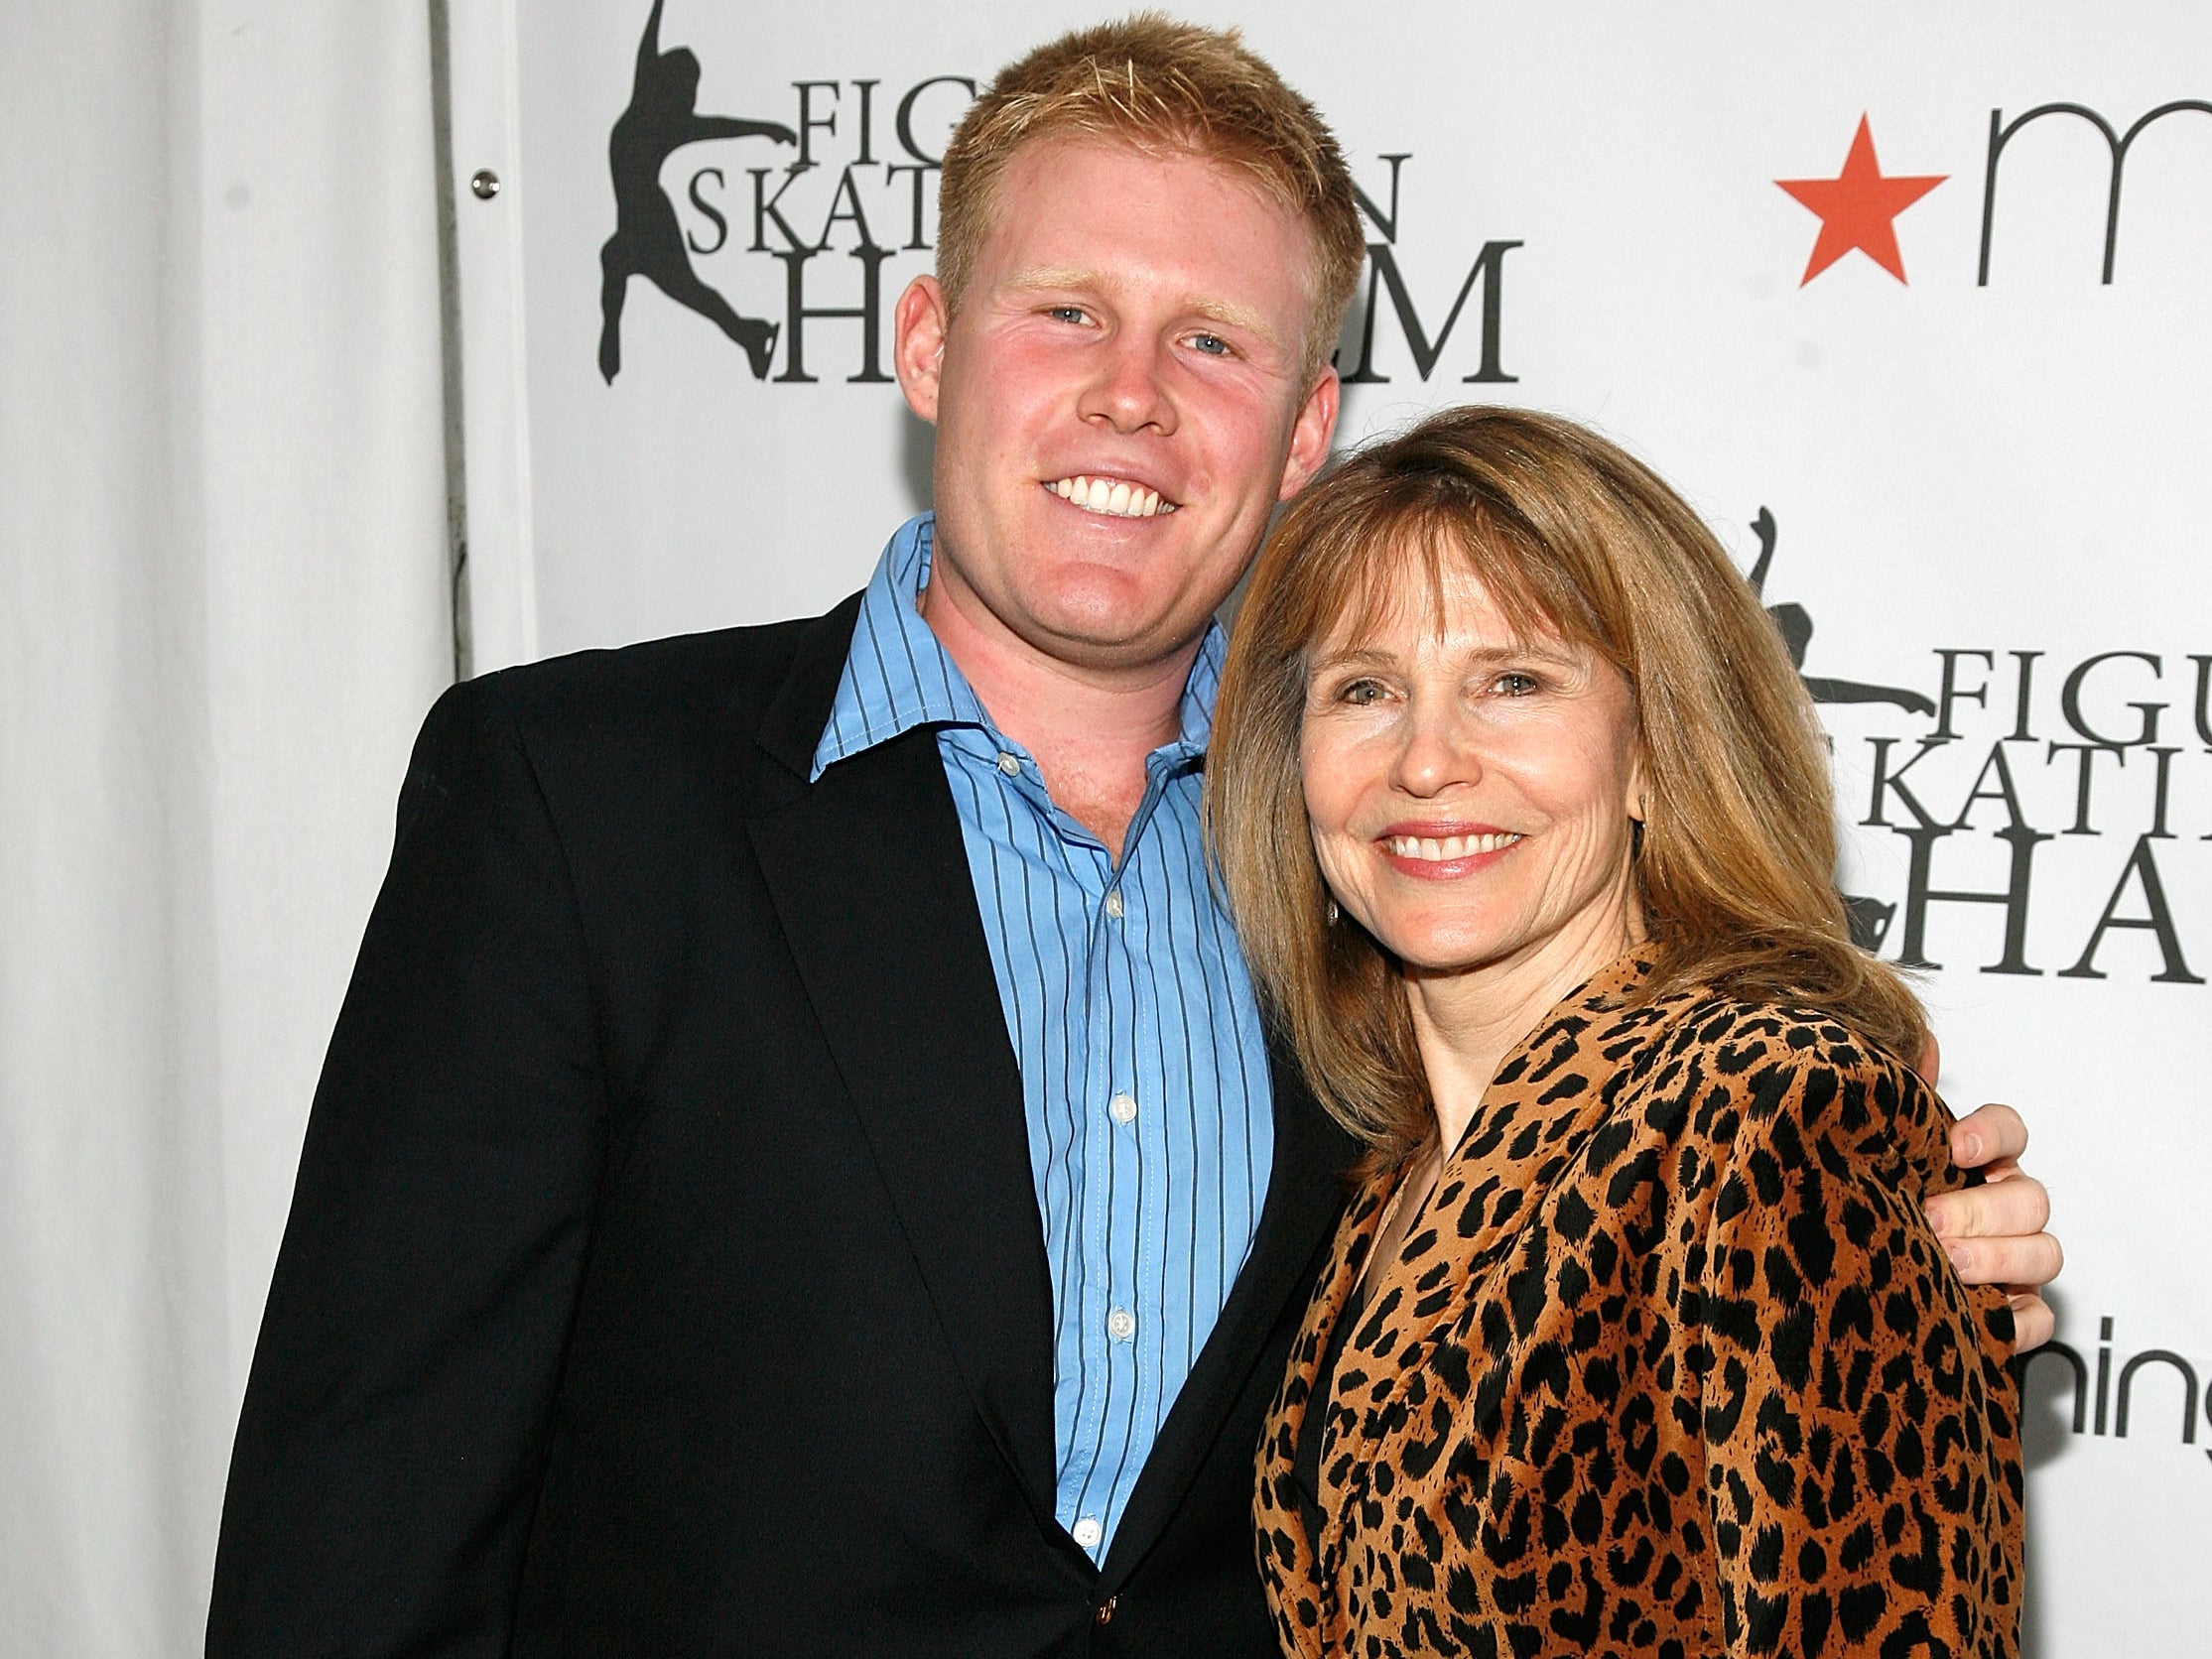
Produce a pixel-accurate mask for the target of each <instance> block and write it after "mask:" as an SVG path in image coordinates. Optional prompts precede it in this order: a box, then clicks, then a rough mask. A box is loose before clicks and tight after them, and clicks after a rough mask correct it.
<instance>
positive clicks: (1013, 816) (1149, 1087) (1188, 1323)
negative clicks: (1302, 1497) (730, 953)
mask: <svg viewBox="0 0 2212 1659" xmlns="http://www.w3.org/2000/svg"><path fill="white" fill-rule="evenodd" d="M933 529H934V524H933V519H932V517H931V515H929V514H927V513H925V514H923V515H922V516H920V517H919V518H915V519H912V520H910V521H909V522H908V523H906V524H905V525H903V526H902V527H901V528H900V529H899V531H898V534H897V535H895V536H894V537H892V539H891V542H890V545H889V546H888V547H886V548H885V549H884V552H883V558H882V560H881V562H880V563H879V564H878V565H877V567H876V571H875V574H874V576H873V578H872V579H871V580H870V581H869V583H868V589H867V592H866V594H865V596H864V597H863V598H862V599H861V601H860V612H859V618H858V621H857V623H856V625H855V626H854V629H853V634H852V646H851V650H850V653H849V655H848V656H847V658H846V665H845V673H844V676H843V678H842V679H841V680H840V682H839V685H838V692H837V698H836V701H835V702H833V703H832V705H831V710H830V721H829V724H828V726H827V727H826V728H825V729H824V731H823V734H822V741H821V743H820V745H819V746H818V747H817V749H816V751H815V757H814V775H815V776H816V777H820V776H821V775H822V773H823V772H824V771H825V770H827V769H828V768H829V767H831V766H833V765H835V764H836V763H837V762H838V761H840V760H843V759H845V758H846V757H847V756H850V755H854V754H857V753H859V752H861V751H862V750H864V749H868V748H871V747H873V746H874V745H875V744H878V743H882V742H885V741H887V740H888V739H890V738H892V737H895V736H897V735H899V734H900V733H901V732H904V731H908V730H911V729H912V728H913V727H915V726H917V725H930V726H934V727H935V728H936V730H937V742H938V749H939V752H940V753H941V754H942V756H943V757H944V762H945V776H946V779H947V781H948V782H949V783H950V784H951V786H952V792H953V801H954V805H955V807H956V809H957V810H958V812H959V814H960V823H961V833H962V836H963V838H964V840H965V842H966V845H967V849H968V866H969V871H970V874H971V875H972V877H973V878H974V881H975V884H976V906H977V908H978V910H979V911H980V912H981V915H982V921H983V932H984V935H985V937H986V939H987V940H988V942H989V946H990V957H991V965H992V967H993V969H994V970H995V972H996V974H997V980H998V997H999V1004H1000V1008H1001V1010H1002V1012H1003V1013H1004V1015H1005V1020H1006V1029H1007V1031H1008V1033H1009V1034H1010V1035H1011V1036H1012V1039H1013V1047H1014V1053H1015V1056H1016V1058H1017V1060H1018V1061H1019V1063H1020V1068H1021V1082H1022V1096H1023V1104H1024V1108H1025V1110H1026V1114H1027V1121H1028V1127H1029V1161H1030V1167H1031V1171H1032V1173H1033V1175H1034V1178H1035V1181H1036V1194H1037V1210H1038V1212H1039V1214H1040V1215H1041V1216H1042V1217H1043V1220H1044V1231H1045V1253H1046V1256H1047V1259H1048V1260H1049V1262H1050V1265H1051V1269H1052V1301H1053V1322H1054V1352H1053V1428H1054V1432H1055V1435H1056V1437H1057V1442H1058V1483H1059V1489H1058V1494H1057V1509H1058V1515H1059V1519H1060V1523H1061V1525H1063V1526H1065V1527H1067V1528H1068V1529H1069V1530H1070V1532H1072V1533H1073V1534H1074V1536H1075V1538H1076V1541H1077V1542H1078V1543H1079V1544H1082V1545H1083V1546H1084V1548H1085V1549H1086V1550H1088V1551H1089V1553H1090V1554H1091V1555H1092V1557H1093V1558H1094V1559H1102V1560H1103V1559H1104V1557H1105V1555H1106V1545H1107V1543H1108V1542H1109V1541H1110V1540H1111V1538H1112V1536H1113V1529H1114V1526H1115V1524H1116V1523H1117V1522H1118V1521H1119V1519H1120V1517H1121V1511H1122V1509H1123V1508H1124V1507H1125V1505H1126V1504H1127V1502H1128V1497H1129V1493H1130V1490H1131V1489H1132V1488H1133V1487H1134V1486H1135V1484H1136V1478H1137V1473H1138V1470H1139V1469H1141V1468H1142V1467H1143V1464H1144V1459H1145V1456H1146V1454H1147V1453H1148V1452H1149V1451H1150V1450H1151V1446H1152V1441H1153V1437H1154V1436H1155V1435H1156V1434H1157V1433H1158V1431H1159V1427H1160V1424H1161V1423H1162V1422H1163V1421H1164V1420H1165V1418H1166V1416H1167V1413H1168V1409H1169V1407H1170V1406H1172V1405H1173V1404H1174V1402H1175V1395H1176V1391H1177V1390H1178V1389H1180V1388H1181V1387H1182V1385H1183V1381H1184V1379H1185V1378H1186V1377H1187V1376H1188V1375H1189V1373H1190V1369H1191V1366H1192V1364H1193V1362H1194V1361H1195V1360H1196V1359H1197V1357H1198V1353H1199V1349H1200V1348H1201V1347H1202V1346H1204V1344H1205V1341H1206V1339H1207V1336H1208V1334H1209V1333H1210V1332H1211V1331H1212V1330H1213V1328H1214V1322H1215V1320H1216V1319H1217V1318H1218V1317H1219V1316H1220V1314H1221V1310H1222V1304H1223V1303H1224V1302H1226V1301H1227V1300H1228V1298H1229V1291H1230V1286H1231V1284H1232V1283H1233V1282H1234V1281H1235V1279H1236V1272H1237V1270H1238V1268H1239V1267H1241V1266H1242V1264H1243V1260H1244V1255H1245V1252H1246V1250H1247V1249H1248V1248H1249V1247H1250V1244H1251V1239H1252V1232H1253V1229H1254V1228H1255V1227H1256V1226H1257V1225H1258V1221H1259V1209H1260V1204H1261V1201H1262V1199H1263V1198H1264V1197H1265V1195H1266V1191H1267V1175H1268V1169H1269V1165H1270V1163H1271V1161H1272V1158H1273V1152H1274V1122H1273V1116H1272V1097H1271V1094H1270V1091H1269V1085H1268V1078H1267V1059H1266V1050H1265V1046H1264V1043H1263V1040H1262V1036H1261V1030H1260V1020H1259V1010H1258V1006H1257V1004H1256V1002H1255V1001H1254V999H1253V995H1252V987H1251V980H1250V977H1249V976H1248V975H1247V974H1246V972H1245V970H1244V964H1243V960H1242V958H1241V957H1239V956H1238V955H1237V951H1236V938H1235V936H1234V934H1233V932H1232V930H1231V927H1230V923H1229V919H1228V917H1227V916H1226V915H1224V914H1223V912H1222V910H1221V908H1220V906H1219V905H1218V904H1217V903H1216V902H1215V897H1214V891H1213V888H1212V885H1211V884H1210V883H1209V882H1208V880H1207V877H1206V867H1205V854H1204V849H1203V848H1202V847H1201V845H1200V842H1199V793H1200V783H1201V778H1200V773H1201V768H1202V765H1203V761H1204V758H1205V751H1206V740H1207V736H1208V733H1209V730H1210V728H1211V725H1212V714H1213V702H1214V693H1215V691H1216V689H1217V687H1218V686H1219V684H1220V677H1221V663H1222V653H1223V648H1224V641H1223V637H1222V632H1221V629H1220V628H1219V626H1215V627H1212V628H1210V629H1209V631H1208V634H1207V637H1206V640H1205V642H1204V644H1203V645H1202V646H1201V648H1200V651H1199V655H1198V660H1197V662H1196V663H1195V664H1194V665H1193V667H1192V669H1191V676H1190V680H1189V683H1188V685H1187V686H1186V687H1185V689H1184V693H1183V702H1182V707H1181V722H1182V734H1181V736H1180V737H1179V739H1178V740H1177V741H1175V742H1173V743H1169V744H1167V745H1166V746H1164V747H1162V748H1159V749H1155V750H1154V751H1153V752H1152V753H1151V755H1150V756H1148V757H1147V759H1146V761H1145V793H1144V797H1143V799H1142V801H1141V802H1140V804H1139V805H1138V807H1137V810H1136V815H1135V817H1134V818H1133V819H1132V820H1131V821H1130V824H1129V830H1128V835H1127V837H1126V839H1125V841H1124V843H1123V847H1122V855H1121V863H1120V865H1119V867H1118V868H1116V867H1115V866H1114V864H1113V861H1112V859H1111V857H1110V856H1109V854H1108V853H1107V851H1106V847H1105V845H1104V844H1103V843H1101V841H1100V840H1099V839H1098V837H1097V836H1095V835H1093V834H1092V833H1091V831H1090V830H1086V829H1084V828H1083V826H1082V825H1080V824H1078V823H1077V822H1076V821H1075V820H1074V819H1072V818H1070V817H1069V816H1068V815H1067V814H1066V813H1064V812H1061V811H1059V810H1058V809H1057V808H1055V807H1054V806H1053V804H1052V800H1051V797H1050V796H1049V795H1048V794H1047V793H1046V790H1045V785H1044V779H1043V777H1042V775H1041V774H1040V773H1039V771H1038V768H1037V763H1036V761H1035V760H1034V759H1033V758H1032V757H1031V756H1030V755H1029V753H1028V752H1027V751H1026V750H1024V749H1023V748H1022V747H1021V746H1020V745H1019V744H1016V743H1014V742H1012V741H1011V740H1009V739H1007V738H1006V737H1005V736H1003V735H1002V734H1001V733H1000V732H999V731H998V730H997V728H996V727H995V726H994V725H993V724H992V722H991V719H990V716H989V714H988V713H986V712H985V711H984V709H983V706H982V703H981V702H979V701H978V700H977V698H976V694H975V692H974V690H973V689H972V688H971V687H970V686H969V684H968V682H967V680H966V679H965V678H964V677H963V676H962V674H961V672H960V670H959V668H958V667H956V666H955V665H954V663H953V661H952V659H951V658H950V657H948V656H947V655H946V654H945V650H944V647H943V646H941V645H940V644H939V643H938V641H937V636H936V635H935V634H933V633H932V632H931V631H930V629H929V626H928V624H927V623H925V622H924V621H923V620H922V616H921V613H920V611H919V610H918V609H917V608H916V600H917V597H918V595H919V594H920V592H921V590H922V587H923V586H924V584H925V583H926V582H927V580H928V576H929V560H930V549H931V541H932V535H933Z"/></svg>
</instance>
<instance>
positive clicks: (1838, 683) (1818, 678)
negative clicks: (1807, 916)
mask: <svg viewBox="0 0 2212 1659" xmlns="http://www.w3.org/2000/svg"><path fill="white" fill-rule="evenodd" d="M1752 533H1753V534H1754V535H1756V536H1757V538H1758V562H1757V564H1755V565H1754V566H1753V567H1752V574H1751V583H1752V591H1753V592H1754V593H1757V594H1758V595H1759V597H1761V598H1764V597H1765V596H1766V573H1767V571H1768V570H1769V569H1771V568H1772V566H1773V563H1774V540H1775V536H1774V515H1773V514H1772V513H1770V512H1768V511H1767V510H1766V509H1765V508H1764V507H1761V508H1759V510H1758V517H1757V518H1756V519H1754V520H1752ZM1766 614H1767V615H1768V616H1771V617H1772V618H1773V619H1774V626H1775V627H1776V628H1778V629H1780V630H1781V636H1782V643H1783V644H1784V645H1786V646H1788V647H1789V660H1790V662H1791V663H1792V664H1793V665H1795V667H1796V669H1797V677H1798V679H1800V680H1802V681H1803V682H1804V683H1805V690H1806V691H1807V692H1808V693H1810V694H1811V696H1812V700H1813V702H1887V703H1894V704H1895V705H1896V706H1897V707H1899V708H1902V709H1904V710H1906V711H1907V712H1909V713H1913V714H1933V713H1934V712H1935V703H1934V702H1933V701H1932V700H1930V699H1928V698H1924V697H1922V696H1921V695H1920V694H1919V693H1918V692H1913V691H1907V690H1905V689H1904V688H1903V687H1902V686H1870V685H1868V684H1866V683H1865V682H1863V681H1858V680H1834V679H1829V678H1827V677H1825V676H1822V675H1813V674H1807V673H1806V672H1805V647H1806V646H1807V645H1809V644H1810V643H1811V642H1812V637H1813V619H1812V615H1811V613H1810V612H1808V611H1807V610H1806V609H1805V607H1804V606H1803V605H1799V604H1786V605H1768V606H1767V607H1766ZM1843 901H1844V909H1845V911H1846V912H1847V913H1848V915H1849V917H1850V921H1851V939H1852V943H1853V944H1855V945H1857V946H1858V947H1859V948H1860V949H1861V950H1863V951H1880V950H1881V949H1882V942H1883V940H1884V939H1885V938H1886V937H1887V935H1888V932H1889V919H1890V917H1892V916H1893V915H1895V914H1896V908H1897V907H1896V906H1895V905H1892V904H1885V903H1884V902H1883V901H1882V900H1880V899H1870V898H1867V897H1865V896H1863V895H1861V894H1858V893H1846V894H1845V895H1844V896H1843Z"/></svg>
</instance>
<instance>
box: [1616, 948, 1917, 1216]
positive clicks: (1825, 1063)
mask: <svg viewBox="0 0 2212 1659" xmlns="http://www.w3.org/2000/svg"><path fill="white" fill-rule="evenodd" d="M1653 1060H1654V1062H1655V1063H1654V1064H1653V1065H1652V1066H1651V1067H1650V1069H1649V1072H1648V1073H1647V1078H1648V1083H1649V1085H1650V1086H1651V1087H1652V1088H1653V1089H1654V1091H1655V1092H1657V1093H1659V1094H1661V1095H1663V1096H1670V1097H1672V1098H1673V1099H1675V1100H1676V1101H1677V1102H1678V1103H1679V1105H1680V1107H1681V1109H1682V1110H1683V1111H1684V1113H1685V1114H1686V1116H1687V1119H1688V1121H1687V1122H1686V1123H1685V1125H1684V1127H1685V1128H1687V1129H1688V1130H1689V1132H1691V1133H1692V1134H1695V1135H1697V1136H1699V1137H1700V1138H1702V1139H1705V1140H1708V1141H1712V1142H1718V1143H1723V1144H1726V1145H1729V1146H1731V1147H1733V1149H1734V1150H1735V1152H1736V1153H1737V1154H1738V1155H1739V1156H1741V1155H1743V1154H1744V1152H1745V1151H1746V1150H1747V1149H1748V1148H1750V1147H1753V1146H1756V1147H1759V1148H1774V1147H1777V1146H1779V1147H1782V1148H1784V1149H1787V1150H1792V1151H1797V1150H1799V1149H1805V1150H1809V1147H1808V1143H1814V1144H1818V1145H1820V1146H1824V1147H1826V1148H1828V1149H1829V1150H1830V1156H1829V1159H1828V1161H1830V1162H1833V1161H1834V1158H1835V1156H1836V1155H1838V1154H1840V1155H1842V1156H1844V1157H1847V1158H1849V1159H1851V1160H1852V1161H1854V1162H1857V1161H1861V1160H1872V1161H1873V1162H1874V1163H1875V1164H1876V1165H1877V1166H1880V1167H1884V1168H1887V1169H1890V1170H1894V1169H1895V1168H1896V1166H1897V1165H1898V1164H1899V1163H1900V1162H1902V1163H1907V1164H1916V1165H1920V1166H1922V1167H1923V1168H1928V1167H1930V1166H1932V1168H1933V1169H1940V1168H1941V1167H1943V1166H1944V1165H1945V1164H1947V1163H1948V1151H1947V1148H1946V1146H1945V1142H1946V1139H1947V1136H1948V1132H1949V1128H1950V1122H1951V1116H1950V1113H1949V1111H1948V1110H1947V1109H1946V1108H1945V1107H1944V1105H1943V1102H1942V1100H1941V1099H1940V1098H1938V1097H1937V1095H1936V1093H1935V1091H1934V1090H1933V1089H1932V1088H1930V1087H1929V1086H1928V1085H1926V1084H1925V1083H1924V1082H1922V1081H1921V1079H1920V1078H1919V1077H1918V1076H1917V1075H1915V1074H1914V1072H1913V1071H1912V1069H1911V1068H1910V1067H1909V1066H1907V1065H1905V1064H1904V1062H1903V1061H1901V1060H1900V1059H1898V1058H1897V1056H1895V1055H1893V1054H1891V1053H1890V1052H1889V1051H1888V1050H1887V1049H1885V1048H1883V1047H1881V1046H1880V1045H1879V1044H1876V1043H1872V1042H1870V1041H1868V1040H1867V1039H1866V1038H1865V1037H1864V1036H1862V1035H1861V1034H1860V1033H1859V1032H1857V1031H1855V1030H1853V1029H1852V1028H1851V1027H1850V1026H1849V1025H1847V1024H1846V1023H1845V1022H1844V1021H1842V1020H1841V1019H1838V1018H1837V1017H1836V1016H1835V1015H1834V1014H1832V1013H1829V1012H1827V1011H1826V1010H1824V1009H1820V1008H1815V1007H1807V1006H1803V1005H1796V1004H1791V1003H1786V1002H1779V1001H1768V1000H1761V999H1758V998H1756V997H1744V996H1738V995H1732V994H1730V993H1728V992H1726V991H1716V990H1713V989H1711V988H1702V989H1700V990H1699V991H1697V992H1696V993H1694V994H1692V995H1690V996H1687V997H1685V998H1684V1001H1683V1003H1682V1005H1681V1006H1680V1010H1679V1013H1678V1014H1677V1016H1676V1017H1675V1018H1674V1019H1673V1020H1671V1021H1669V1022H1668V1035H1667V1040H1666V1041H1665V1042H1664V1043H1663V1044H1662V1045H1661V1052H1660V1054H1658V1055H1656V1056H1654V1057H1653ZM1931 1173H1932V1170H1931Z"/></svg>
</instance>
